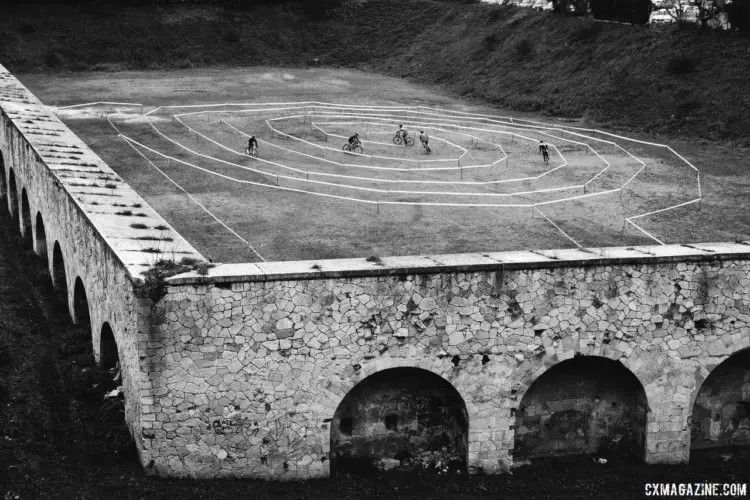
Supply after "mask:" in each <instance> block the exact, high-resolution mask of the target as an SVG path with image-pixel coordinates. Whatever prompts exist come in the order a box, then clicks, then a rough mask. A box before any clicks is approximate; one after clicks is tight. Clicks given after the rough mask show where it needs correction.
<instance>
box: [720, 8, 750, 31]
mask: <svg viewBox="0 0 750 500" xmlns="http://www.w3.org/2000/svg"><path fill="white" fill-rule="evenodd" d="M724 10H725V11H726V13H727V19H728V21H729V24H731V25H732V28H735V29H738V30H740V31H745V32H747V31H750V0H732V1H731V2H727V4H726V6H725V7H724Z"/></svg>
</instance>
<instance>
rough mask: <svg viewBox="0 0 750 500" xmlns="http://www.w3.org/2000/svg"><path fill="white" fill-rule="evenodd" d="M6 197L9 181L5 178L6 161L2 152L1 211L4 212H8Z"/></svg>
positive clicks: (0, 158)
mask: <svg viewBox="0 0 750 500" xmlns="http://www.w3.org/2000/svg"><path fill="white" fill-rule="evenodd" d="M6 196H8V181H7V179H6V178H5V159H4V158H3V152H2V151H0V210H2V211H3V212H5V211H6V210H8V200H6V199H5V197H6Z"/></svg>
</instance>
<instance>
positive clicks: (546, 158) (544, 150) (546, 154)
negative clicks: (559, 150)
mask: <svg viewBox="0 0 750 500" xmlns="http://www.w3.org/2000/svg"><path fill="white" fill-rule="evenodd" d="M539 154H541V155H542V158H543V159H544V161H545V162H546V161H549V151H548V150H547V145H546V144H545V143H544V141H539Z"/></svg>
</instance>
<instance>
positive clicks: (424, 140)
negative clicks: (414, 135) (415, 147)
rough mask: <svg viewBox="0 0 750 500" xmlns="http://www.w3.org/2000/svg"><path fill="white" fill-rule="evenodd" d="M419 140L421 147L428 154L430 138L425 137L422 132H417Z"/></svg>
mask: <svg viewBox="0 0 750 500" xmlns="http://www.w3.org/2000/svg"><path fill="white" fill-rule="evenodd" d="M419 140H420V141H422V147H423V148H424V149H425V151H427V152H428V153H429V152H430V145H429V142H430V138H429V137H427V134H425V133H424V130H420V131H419Z"/></svg>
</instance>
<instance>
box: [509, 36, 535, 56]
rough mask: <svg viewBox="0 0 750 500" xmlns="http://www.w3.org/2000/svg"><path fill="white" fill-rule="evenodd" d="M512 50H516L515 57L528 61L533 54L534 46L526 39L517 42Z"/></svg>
mask: <svg viewBox="0 0 750 500" xmlns="http://www.w3.org/2000/svg"><path fill="white" fill-rule="evenodd" d="M513 48H514V49H515V50H516V55H517V56H518V57H520V58H522V59H530V58H531V56H532V54H533V53H534V46H533V45H532V43H531V42H530V41H529V40H528V39H526V38H524V39H523V40H518V41H517V42H516V43H515V45H514V47H513Z"/></svg>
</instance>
